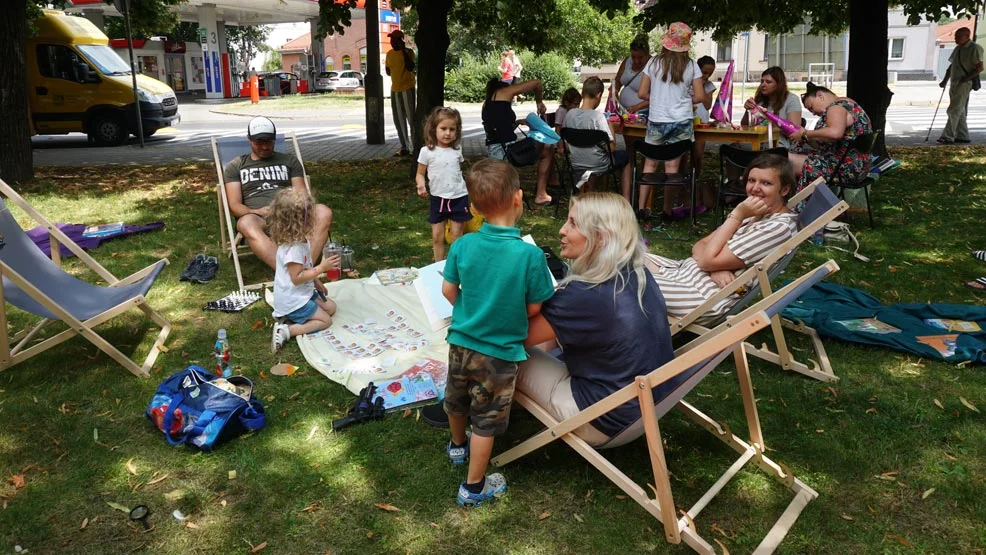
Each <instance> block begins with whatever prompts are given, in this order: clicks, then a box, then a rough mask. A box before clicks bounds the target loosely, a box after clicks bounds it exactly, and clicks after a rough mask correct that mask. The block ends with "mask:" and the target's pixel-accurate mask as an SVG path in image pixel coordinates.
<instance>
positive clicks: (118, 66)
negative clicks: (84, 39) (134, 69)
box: [77, 44, 130, 75]
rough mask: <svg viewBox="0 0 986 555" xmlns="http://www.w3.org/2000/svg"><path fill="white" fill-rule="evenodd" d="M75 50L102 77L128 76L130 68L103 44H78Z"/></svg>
mask: <svg viewBox="0 0 986 555" xmlns="http://www.w3.org/2000/svg"><path fill="white" fill-rule="evenodd" d="M77 48H78V49H79V51H80V52H82V54H83V55H85V57H86V58H88V59H89V61H90V62H92V64H93V65H95V66H96V67H97V68H98V69H99V72H100V73H102V74H103V75H130V66H128V65H127V63H126V62H124V61H123V59H122V58H120V56H119V55H117V53H116V52H114V51H113V49H112V48H110V47H109V46H106V45H105V44H79V45H77Z"/></svg>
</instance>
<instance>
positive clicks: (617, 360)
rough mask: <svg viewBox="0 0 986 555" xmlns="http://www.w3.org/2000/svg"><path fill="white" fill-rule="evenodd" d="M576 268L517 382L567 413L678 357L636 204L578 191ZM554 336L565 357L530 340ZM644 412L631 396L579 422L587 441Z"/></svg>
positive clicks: (549, 309)
mask: <svg viewBox="0 0 986 555" xmlns="http://www.w3.org/2000/svg"><path fill="white" fill-rule="evenodd" d="M560 234H561V255H562V256H563V257H565V258H567V259H569V260H571V266H572V270H571V273H570V274H569V276H568V277H567V278H565V279H564V280H563V281H562V282H561V284H560V285H559V287H558V290H557V291H556V292H555V295H554V296H553V297H552V298H551V299H549V300H547V301H545V302H544V304H543V305H542V306H541V313H540V314H539V315H537V316H535V317H534V318H531V320H530V324H529V332H528V337H527V341H526V342H525V345H527V346H529V347H531V348H530V349H529V353H530V358H529V359H528V360H526V361H524V362H522V363H520V369H519V372H518V374H517V384H516V390H517V391H519V392H521V393H523V394H524V395H526V396H527V397H530V398H531V399H532V400H533V401H535V402H536V403H537V404H539V405H540V406H542V407H544V408H545V409H546V410H547V411H548V412H549V413H551V414H552V415H553V416H554V417H555V418H557V419H558V420H564V419H566V418H568V417H570V416H573V415H575V414H576V413H578V412H579V411H581V410H583V409H585V408H586V407H589V406H591V405H592V404H594V403H596V402H597V401H600V400H601V399H603V398H605V397H607V396H608V395H610V394H612V393H614V392H616V391H617V390H619V389H621V388H623V387H625V386H627V385H628V384H630V383H632V382H633V380H634V378H635V377H637V376H642V375H644V374H647V373H648V372H650V371H652V370H654V369H655V368H658V367H659V366H661V365H663V364H665V363H666V362H668V361H670V360H671V359H672V358H674V350H673V349H672V347H671V331H670V329H669V326H668V317H667V311H666V310H665V307H664V298H663V297H662V296H661V291H660V290H659V289H658V287H657V284H656V283H655V282H654V280H653V278H651V276H650V273H649V272H647V271H646V270H645V269H644V246H643V242H642V241H641V238H640V229H639V227H638V226H637V218H636V215H635V214H634V211H633V209H632V208H631V207H630V204H629V203H628V202H627V201H626V200H625V199H624V198H623V197H621V196H619V195H616V194H613V193H587V194H584V195H579V196H577V197H573V198H572V207H571V209H570V210H569V212H568V220H567V221H566V222H565V225H564V226H562V228H561V232H560ZM551 341H556V342H557V343H558V344H559V345H560V346H561V348H562V350H563V352H564V356H563V358H564V362H562V361H561V360H559V359H557V358H554V357H552V356H550V355H548V354H546V353H545V352H544V351H543V350H541V349H539V348H537V347H532V346H534V345H539V344H544V343H546V342H551ZM639 419H640V407H639V405H638V403H637V401H631V402H628V403H626V404H625V405H623V406H621V407H619V408H617V409H614V410H612V411H610V412H608V413H606V414H605V415H603V416H601V417H599V418H597V419H596V420H593V421H592V422H590V423H588V424H585V425H584V426H581V427H580V428H577V429H576V430H575V435H577V436H579V437H580V438H582V439H583V440H585V441H586V442H587V443H589V444H590V445H594V446H598V445H602V444H604V443H605V444H607V446H608V447H609V446H615V445H616V444H617V442H611V441H610V440H611V438H613V437H615V436H617V435H618V434H620V432H622V431H623V430H624V429H626V428H627V427H629V426H630V425H631V424H633V423H634V422H636V421H637V420H639Z"/></svg>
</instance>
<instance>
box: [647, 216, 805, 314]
mask: <svg viewBox="0 0 986 555" xmlns="http://www.w3.org/2000/svg"><path fill="white" fill-rule="evenodd" d="M797 231H798V216H797V215H796V214H791V213H782V214H771V215H769V216H765V217H763V218H762V219H760V220H757V221H754V219H753V218H747V219H745V220H743V223H742V224H740V227H739V229H737V230H736V233H734V234H733V237H732V238H731V239H730V240H729V241H727V242H726V248H727V249H729V252H731V253H733V254H734V255H736V257H737V258H739V259H740V260H742V261H743V264H744V267H743V269H742V270H737V271H736V272H735V273H736V274H739V273H741V272H743V271H744V270H746V269H747V268H749V267H750V266H752V265H754V264H756V263H757V262H759V261H760V260H762V259H763V258H764V257H766V256H767V255H768V254H770V253H771V252H773V251H774V249H776V248H777V247H779V246H780V245H781V244H782V243H783V242H784V241H787V240H788V239H790V238H791V237H793V236H794V234H795V233H797ZM644 264H645V265H646V266H647V269H648V270H650V271H651V273H652V274H653V275H654V281H656V282H657V285H658V287H660V288H661V294H663V295H664V300H665V302H666V303H667V307H668V315H669V316H674V317H677V318H682V317H684V316H687V315H688V313H690V312H691V311H692V310H695V309H696V308H698V307H699V306H701V304H702V303H704V302H705V301H706V299H708V298H710V297H712V296H713V295H715V294H716V293H718V292H719V286H718V285H716V283H715V282H714V281H712V277H711V276H710V275H709V273H708V272H705V271H703V270H701V269H700V268H699V267H698V262H697V261H696V260H695V259H694V258H686V259H684V260H670V259H668V258H664V257H663V256H658V255H656V254H648V255H646V257H645V258H644ZM739 298H740V296H739V295H735V294H734V295H730V296H729V297H726V298H725V299H723V300H722V301H720V302H718V303H716V305H715V306H713V307H712V308H711V309H710V310H709V311H708V312H706V313H705V314H704V315H703V316H702V317H701V318H699V319H698V320H697V321H696V322H697V323H699V324H701V323H703V322H710V321H713V320H715V319H716V318H718V317H719V316H722V315H723V314H725V313H726V312H727V311H728V310H729V308H730V307H731V306H732V305H733V303H735V302H736V301H737V300H739Z"/></svg>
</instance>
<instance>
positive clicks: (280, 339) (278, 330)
mask: <svg viewBox="0 0 986 555" xmlns="http://www.w3.org/2000/svg"><path fill="white" fill-rule="evenodd" d="M288 339H291V332H290V331H288V325H287V324H280V323H277V322H275V323H274V332H273V333H272V334H271V338H270V352H272V353H276V352H278V351H280V350H281V347H283V346H284V344H285V343H287V342H288Z"/></svg>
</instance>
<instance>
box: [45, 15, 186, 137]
mask: <svg viewBox="0 0 986 555" xmlns="http://www.w3.org/2000/svg"><path fill="white" fill-rule="evenodd" d="M36 25H37V29H38V33H37V36H35V37H32V38H30V39H28V48H27V82H28V96H29V97H30V105H31V122H32V125H33V131H34V133H36V134H41V135H55V134H65V133H71V132H82V133H86V134H87V135H89V139H90V140H91V141H94V142H95V143H96V144H98V145H117V144H120V143H122V142H124V141H125V140H127V138H128V137H129V136H130V135H131V134H133V135H137V133H138V131H137V117H136V109H135V107H134V94H133V77H132V76H131V74H130V66H129V64H127V63H126V62H124V61H123V59H121V58H120V56H118V55H117V53H116V52H115V51H113V49H112V48H110V47H109V39H107V38H106V35H104V34H103V32H102V31H100V30H99V28H98V27H96V26H95V25H93V24H92V22H91V21H89V20H88V19H85V18H82V17H75V16H69V15H65V14H64V13H63V12H60V11H55V10H44V15H43V16H41V17H40V18H38V19H37V21H36ZM137 96H138V98H139V99H140V119H141V123H142V124H143V129H144V136H145V137H149V136H151V135H153V134H154V133H155V132H156V131H157V130H158V129H161V128H164V127H168V126H171V125H174V124H175V123H177V122H178V121H179V120H180V116H179V115H178V99H177V98H175V91H173V90H171V87H169V86H167V85H165V84H164V83H162V82H160V81H158V80H157V79H152V78H150V77H148V76H146V75H141V74H138V75H137Z"/></svg>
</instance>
